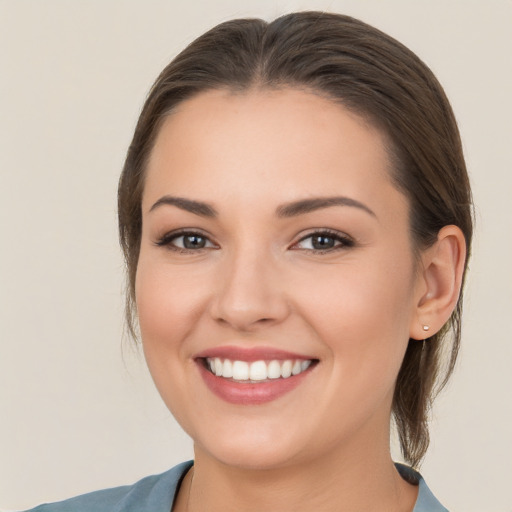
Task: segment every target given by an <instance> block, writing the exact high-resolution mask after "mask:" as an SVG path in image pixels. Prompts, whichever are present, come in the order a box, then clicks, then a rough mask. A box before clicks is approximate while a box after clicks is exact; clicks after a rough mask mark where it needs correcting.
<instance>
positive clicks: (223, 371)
mask: <svg viewBox="0 0 512 512" xmlns="http://www.w3.org/2000/svg"><path fill="white" fill-rule="evenodd" d="M205 361H206V365H207V368H209V369H210V371H211V372H212V373H213V374H214V375H215V376H217V377H223V378H224V379H232V380H233V381H236V382H261V381H266V380H274V379H288V378H290V377H292V376H295V375H299V374H300V373H302V372H304V371H306V370H307V369H308V368H309V367H310V366H311V364H312V362H313V361H312V360H311V359H295V360H294V359H285V360H283V361H279V360H276V359H274V360H271V361H264V360H260V361H253V362H248V361H240V360H231V359H224V360H222V359H221V358H220V357H208V358H206V359H205Z"/></svg>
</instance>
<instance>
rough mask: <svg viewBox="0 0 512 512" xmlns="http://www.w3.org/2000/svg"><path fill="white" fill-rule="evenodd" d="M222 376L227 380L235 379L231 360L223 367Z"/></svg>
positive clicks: (225, 362)
mask: <svg viewBox="0 0 512 512" xmlns="http://www.w3.org/2000/svg"><path fill="white" fill-rule="evenodd" d="M222 376H223V377H226V378H229V377H233V363H232V362H231V361H230V360H229V359H226V360H225V361H224V365H223V366H222Z"/></svg>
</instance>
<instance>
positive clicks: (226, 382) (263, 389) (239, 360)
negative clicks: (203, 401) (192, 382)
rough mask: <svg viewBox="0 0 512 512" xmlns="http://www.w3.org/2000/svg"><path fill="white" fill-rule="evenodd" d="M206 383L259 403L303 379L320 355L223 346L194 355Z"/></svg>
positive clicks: (222, 393) (236, 400)
mask: <svg viewBox="0 0 512 512" xmlns="http://www.w3.org/2000/svg"><path fill="white" fill-rule="evenodd" d="M194 360H195V362H196V364H197V366H198V368H199V371H200V374H201V376H202V378H203V381H204V382H205V384H206V386H207V387H208V388H209V389H210V391H212V392H213V393H214V394H215V395H217V397H219V398H221V399H222V400H224V401H226V402H228V403H231V404H238V405H259V404H263V403H266V402H270V401H273V400H276V399H277V398H279V397H281V396H283V395H285V394H286V393H289V392H290V391H292V390H293V389H295V388H296V387H297V386H299V385H300V384H301V382H303V381H304V380H305V379H306V378H307V376H308V375H309V374H310V373H311V372H312V370H313V368H314V367H315V366H317V364H318V363H319V360H318V359H315V358H307V357H304V356H302V355H298V354H292V353H289V352H285V351H281V350H273V349H264V348H258V349H250V348H236V347H221V348H217V349H212V350H209V351H207V352H205V353H201V354H198V355H197V356H196V357H195V358H194Z"/></svg>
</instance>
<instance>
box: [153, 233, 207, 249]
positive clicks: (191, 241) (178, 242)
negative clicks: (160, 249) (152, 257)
mask: <svg viewBox="0 0 512 512" xmlns="http://www.w3.org/2000/svg"><path fill="white" fill-rule="evenodd" d="M156 245H158V246H165V247H168V248H169V249H171V250H175V251H180V252H189V251H198V250H201V249H209V248H215V247H216V246H215V244H213V243H212V242H211V240H210V239H209V238H208V237H206V236H205V235H203V234H202V233H196V232H194V231H180V232H173V233H167V234H166V235H164V236H163V237H162V238H161V239H160V240H158V241H157V242H156Z"/></svg>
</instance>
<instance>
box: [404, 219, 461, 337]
mask: <svg viewBox="0 0 512 512" xmlns="http://www.w3.org/2000/svg"><path fill="white" fill-rule="evenodd" d="M421 260H422V261H421V264H422V268H421V271H420V272H419V275H418V279H419V283H418V287H417V289H418V294H417V297H416V298H415V301H416V302H415V314H414V315H413V319H412V324H411V327H410V333H409V336H410V337H411V338H413V339H417V340H422V339H424V338H426V337H428V336H432V335H433V334H435V333H436V332H438V331H439V330H440V329H441V328H442V327H443V325H444V324H445V323H446V322H447V321H448V319H449V318H450V315H451V314H452V312H453V310H454V309H455V306H456V304H457V301H458V299H459V295H460V290H461V286H462V277H463V273H464V263H465V260H466V242H465V238H464V234H463V233H462V231H461V229H460V228H459V227H457V226H453V225H450V226H445V227H443V228H442V229H441V230H440V231H439V233H438V236H437V241H436V242H435V243H434V245H433V246H432V247H429V248H428V249H427V250H426V251H425V252H424V253H423V255H422V258H421ZM425 326H428V330H427V329H425Z"/></svg>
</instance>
